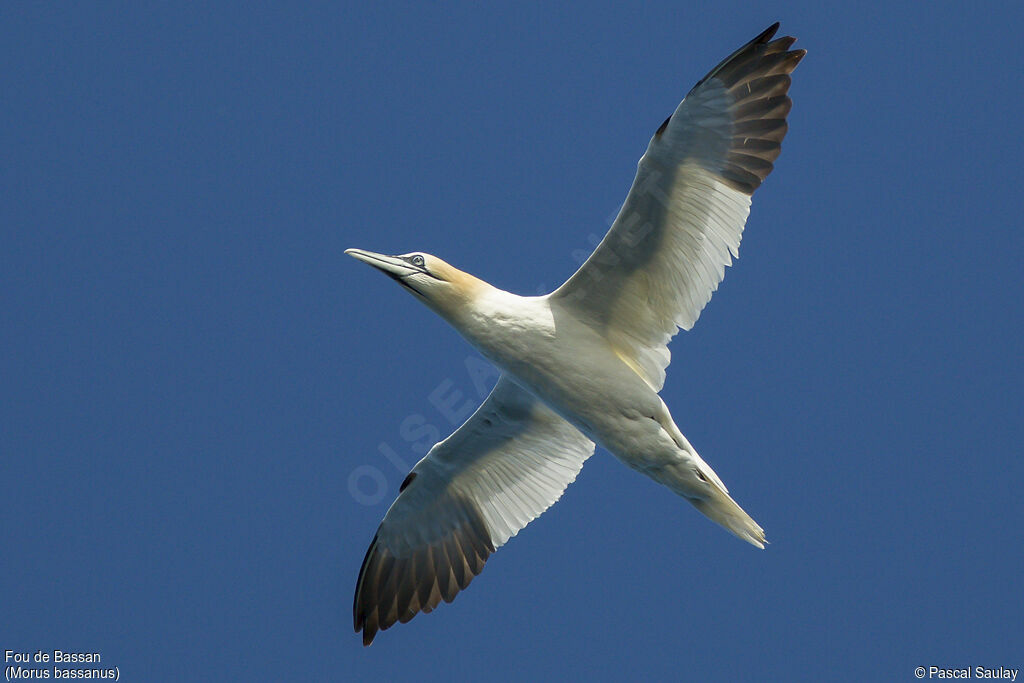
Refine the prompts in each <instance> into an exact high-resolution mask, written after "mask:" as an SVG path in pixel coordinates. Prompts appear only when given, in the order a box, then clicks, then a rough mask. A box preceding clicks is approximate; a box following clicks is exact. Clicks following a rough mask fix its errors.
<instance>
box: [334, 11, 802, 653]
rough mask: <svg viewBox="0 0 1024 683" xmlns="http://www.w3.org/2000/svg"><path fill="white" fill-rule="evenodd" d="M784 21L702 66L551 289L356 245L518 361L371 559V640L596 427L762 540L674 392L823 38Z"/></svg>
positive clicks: (476, 339) (456, 581) (565, 468)
mask: <svg viewBox="0 0 1024 683" xmlns="http://www.w3.org/2000/svg"><path fill="white" fill-rule="evenodd" d="M778 27H779V25H778V23H776V24H774V25H773V26H771V27H769V28H768V29H767V30H766V31H764V32H763V33H761V34H760V35H759V36H757V37H756V38H754V39H753V40H752V41H750V42H749V43H747V44H746V45H744V46H743V47H741V48H740V49H738V50H737V51H736V52H734V53H733V54H731V55H730V56H729V57H727V58H726V59H725V60H724V61H722V63H721V64H719V65H718V66H716V67H715V68H714V69H712V70H711V72H710V73H708V75H707V76H705V77H704V78H702V79H701V80H700V81H699V82H698V83H697V85H695V86H694V87H693V89H692V90H690V92H689V93H688V94H687V95H686V97H685V98H684V99H683V101H682V102H681V103H680V104H679V106H678V108H676V110H675V112H674V113H673V114H672V115H671V116H669V117H668V118H667V119H665V122H664V123H663V124H661V126H660V127H659V128H658V129H657V131H656V132H655V133H654V137H653V138H651V141H650V144H649V145H648V146H647V151H646V153H645V154H644V155H643V157H642V158H641V159H640V163H639V165H638V168H637V173H636V178H635V179H634V181H633V186H632V187H631V188H630V190H629V194H628V195H627V196H626V201H625V203H624V204H623V205H622V208H621V210H620V211H619V214H618V217H617V218H616V219H615V222H614V223H613V224H612V227H611V229H610V230H609V231H608V234H607V235H606V236H605V238H604V240H602V242H601V243H600V244H599V245H598V247H597V249H596V250H595V251H594V253H593V254H592V255H591V256H590V258H589V259H587V261H586V262H585V263H584V264H583V265H582V266H581V267H580V269H579V270H578V271H576V273H575V274H574V275H573V276H572V277H570V278H569V279H568V280H567V281H566V282H565V284H563V285H562V286H561V287H559V288H558V289H556V290H555V291H554V292H551V293H550V294H547V295H545V296H531V297H522V296H517V295H515V294H511V293H509V292H506V291H503V290H500V289H497V288H495V287H492V286H491V285H489V284H487V283H486V282H484V281H483V280H480V279H477V278H476V277H473V276H472V275H470V274H468V273H464V272H462V271H460V270H458V269H457V268H455V267H453V266H450V265H449V264H447V263H445V262H444V261H442V260H441V259H439V258H438V257H436V256H431V255H430V254H425V253H421V252H415V253H410V254H404V255H401V256H385V255H383V254H376V253H373V252H369V251H363V250H361V249H349V250H347V251H346V252H345V253H347V254H350V255H351V256H353V257H355V258H357V259H359V260H360V261H363V262H365V263H368V264H370V265H371V266H374V267H375V268H377V269H379V270H381V271H382V272H384V273H385V274H386V275H388V276H389V277H391V278H393V279H394V280H395V281H396V282H398V283H399V284H400V285H402V286H403V287H404V288H405V289H407V290H408V291H409V292H411V293H412V294H413V295H414V296H415V297H416V298H417V299H419V300H420V301H421V302H423V303H424V304H426V305H427V306H428V307H429V308H431V309H432V310H433V311H434V312H436V313H437V314H438V315H440V316H441V317H442V318H444V319H445V320H446V321H448V323H450V324H451V325H452V327H454V328H455V329H456V330H458V332H459V333H460V334H461V335H462V336H463V337H465V338H466V340H468V341H469V342H470V343H471V344H472V345H473V346H474V347H476V349H477V350H478V351H479V352H480V353H481V354H483V355H484V357H486V358H487V359H489V360H490V361H491V362H493V363H494V364H495V365H496V366H497V367H498V368H499V369H500V370H501V376H500V378H499V379H498V382H497V384H496V385H495V387H494V389H493V390H492V391H491V393H490V395H489V396H488V397H487V399H486V400H485V401H484V402H483V404H482V405H481V406H480V407H479V408H478V409H477V411H476V412H475V413H473V415H472V416H471V417H470V418H469V419H468V420H466V422H465V424H463V425H462V426H461V427H459V428H458V429H457V430H456V431H455V432H454V433H453V434H452V435H451V436H449V437H448V438H447V439H445V440H443V441H441V442H439V443H437V444H436V445H434V447H433V448H431V449H430V452H429V453H427V455H426V457H424V458H423V459H422V460H420V461H419V462H418V463H416V466H415V467H413V468H412V471H411V472H409V475H408V476H407V477H406V478H405V481H403V482H402V485H401V487H400V488H399V495H398V498H397V499H396V500H395V502H394V503H393V504H392V505H391V508H390V509H389V510H388V512H387V514H386V515H385V516H384V520H383V521H382V522H381V524H380V527H379V528H378V529H377V533H376V535H375V536H374V538H373V541H372V542H371V543H370V548H369V550H368V551H367V553H366V558H365V559H364V560H363V565H362V568H361V569H360V570H359V578H358V580H357V582H356V593H355V605H354V618H355V630H356V631H357V632H359V631H362V632H363V644H364V645H369V644H370V643H371V642H372V641H373V638H374V636H375V635H376V633H377V631H378V630H381V629H386V628H389V627H390V626H392V625H394V624H395V622H402V623H405V622H407V621H409V620H410V619H412V618H413V617H414V616H415V615H416V614H417V613H419V612H421V611H422V612H429V611H431V610H432V609H434V607H436V606H437V605H438V604H439V603H440V601H441V600H444V601H445V602H451V601H452V600H453V599H454V598H455V595H456V594H457V593H458V592H459V591H460V590H462V589H464V588H465V587H466V586H468V585H469V583H470V581H472V580H473V578H474V577H475V576H476V575H477V574H479V573H480V571H481V570H482V569H483V566H484V562H486V561H487V558H488V556H489V555H490V554H491V553H493V552H494V551H495V549H496V548H499V547H500V546H501V545H503V544H504V543H505V542H506V541H507V540H508V539H509V538H511V537H512V536H515V535H516V533H518V532H519V530H520V529H522V528H523V527H524V526H526V525H527V524H529V523H530V521H531V520H533V519H535V518H536V517H537V516H539V515H540V514H541V513H542V512H544V511H545V510H546V509H547V508H548V507H550V506H551V505H552V504H553V503H554V502H555V501H556V500H558V499H559V497H561V495H562V492H563V491H564V490H565V487H566V486H568V485H569V484H570V483H572V481H573V480H574V479H575V478H576V475H577V474H578V473H579V471H580V468H581V467H582V466H583V462H584V461H585V460H586V459H587V458H588V457H590V455H591V454H592V453H593V452H594V444H595V442H596V443H598V444H600V445H601V446H603V447H604V448H605V449H607V450H608V451H610V452H611V453H612V454H613V455H615V457H617V458H618V459H619V460H621V461H622V462H624V463H626V464H627V465H629V466H630V467H632V468H633V469H635V470H639V471H640V472H642V473H643V474H646V475H647V476H649V477H651V478H652V479H654V480H655V481H657V482H659V483H661V484H663V485H665V486H667V487H668V488H670V489H671V490H672V491H675V492H676V493H678V494H679V495H681V496H683V497H684V498H686V499H687V500H688V501H690V502H691V503H692V504H693V505H694V507H696V508H697V509H698V510H700V511H701V512H702V513H704V514H705V515H707V516H708V517H710V518H711V519H712V520H714V521H715V522H717V523H719V524H721V525H722V526H724V527H725V528H726V529H728V530H729V531H731V532H732V533H734V534H736V535H737V536H738V537H740V538H742V539H743V540H745V541H747V542H748V543H751V544H753V545H755V546H757V547H758V548H764V543H765V536H764V531H763V530H762V529H761V527H760V526H759V525H758V524H757V522H755V521H754V520H753V519H751V517H750V516H749V515H748V514H747V513H746V512H744V511H743V509H742V508H740V506H739V505H737V504H736V502H735V501H733V499H732V498H731V497H730V496H729V494H728V490H727V489H726V487H725V484H723V483H722V480H721V479H719V478H718V475H717V474H715V472H714V470H712V469H711V467H710V466H709V465H708V464H707V463H706V462H704V460H702V459H701V457H700V456H699V455H697V451H696V450H695V449H694V447H693V446H691V445H690V442H689V441H687V440H686V437H685V436H683V434H682V432H680V431H679V428H678V427H677V426H676V424H675V422H674V421H673V420H672V416H671V415H670V414H669V410H668V407H667V406H666V405H665V403H664V402H663V401H662V400H661V398H660V397H659V396H658V392H659V391H660V390H661V388H662V385H663V384H664V382H665V368H666V367H667V366H668V364H669V350H668V342H669V340H670V339H671V338H672V337H673V336H674V335H675V334H676V332H678V330H679V328H682V329H684V330H689V329H690V328H691V327H693V324H694V323H695V322H696V320H697V317H698V316H699V315H700V312H701V310H702V309H703V308H704V305H705V304H707V302H708V301H709V300H710V298H711V294H712V292H714V291H715V290H716V289H717V288H718V283H719V282H721V280H722V278H723V277H724V275H725V267H726V266H728V265H731V264H732V259H733V258H737V257H738V253H737V250H738V248H739V245H740V236H741V234H742V232H743V226H744V224H745V223H746V220H747V215H748V214H749V212H750V198H751V195H752V194H753V192H754V190H756V189H757V188H758V186H760V184H761V182H762V181H764V179H765V177H767V175H768V174H769V173H770V172H771V170H772V162H774V161H775V159H776V158H778V156H779V152H780V143H781V142H782V138H783V137H784V136H785V134H786V128H787V127H786V115H787V114H788V113H789V110H790V107H791V105H792V102H791V100H790V99H789V97H788V95H787V94H786V93H787V91H788V90H789V86H790V76H789V74H790V73H791V72H792V71H793V69H795V68H796V65H797V63H799V62H800V60H801V58H803V56H804V54H806V52H805V51H804V50H790V49H789V48H790V47H791V46H792V44H793V42H794V41H795V40H796V39H795V38H792V37H788V36H787V37H784V38H778V39H775V40H772V37H773V36H774V35H775V32H776V30H777V29H778Z"/></svg>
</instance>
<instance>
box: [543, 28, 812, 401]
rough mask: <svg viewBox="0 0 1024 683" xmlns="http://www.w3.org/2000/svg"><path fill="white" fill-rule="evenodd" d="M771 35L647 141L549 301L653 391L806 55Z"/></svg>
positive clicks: (701, 296)
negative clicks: (597, 333)
mask: <svg viewBox="0 0 1024 683" xmlns="http://www.w3.org/2000/svg"><path fill="white" fill-rule="evenodd" d="M778 27H779V25H778V24H775V25H773V26H771V27H770V28H769V29H768V30H766V31H765V32H764V33H762V34H761V35H759V36H758V37H757V38H754V40H752V41H750V42H749V43H747V44H746V45H744V46H743V47H741V48H740V49H739V50H737V51H736V52H734V53H733V54H732V55H730V56H729V57H728V58H726V59H725V60H724V61H723V62H722V63H721V64H719V65H718V66H717V67H715V68H714V69H712V71H711V72H710V73H709V74H708V75H707V76H705V77H704V78H703V79H701V81H700V82H699V83H697V85H695V86H694V87H693V89H692V90H691V91H690V92H689V94H687V96H686V98H685V99H684V100H683V101H682V102H681V103H680V104H679V107H678V108H677V109H676V111H675V113H673V114H672V116H670V117H669V118H668V119H667V120H666V121H665V123H663V124H662V125H661V127H660V128H659V129H658V131H657V132H656V133H655V134H654V137H653V138H652V139H651V142H650V144H649V145H648V147H647V152H646V153H645V154H644V156H643V157H642V158H641V159H640V163H639V167H638V168H637V173H636V178H635V179H634V181H633V186H632V188H630V191H629V195H628V196H627V197H626V201H625V203H624V204H623V205H622V209H621V210H620V211H619V215H618V217H617V218H616V219H615V223H614V224H613V225H612V227H611V230H609V232H608V234H607V235H606V236H605V238H604V240H602V242H601V244H599V245H598V247H597V249H596V250H595V251H594V253H593V254H591V256H590V258H589V259H588V260H587V261H586V263H584V264H583V266H581V267H580V269H579V270H578V271H576V273H575V274H574V275H573V276H572V277H571V278H569V280H567V281H566V282H565V284H563V285H562V286H561V287H560V288H558V289H557V290H556V291H555V292H553V293H552V295H551V296H552V302H557V303H560V304H561V305H563V306H565V307H568V308H571V309H572V310H573V312H574V313H575V314H576V315H578V316H581V317H583V318H584V319H585V320H587V321H588V322H590V323H591V324H593V325H595V326H596V327H598V328H600V329H601V330H602V331H603V333H604V334H605V335H606V337H607V338H608V339H609V340H610V342H611V343H612V345H613V346H614V347H615V350H616V351H617V352H618V354H619V355H620V357H623V359H624V360H626V361H627V362H628V363H630V364H631V365H632V366H633V368H634V370H636V371H637V373H638V374H640V376H641V377H643V378H644V379H645V380H646V381H647V383H648V384H650V385H651V387H653V388H654V389H655V390H656V391H657V390H660V389H661V387H662V385H663V384H664V382H665V368H666V367H667V366H668V363H669V351H668V346H667V345H668V342H669V340H670V339H671V338H672V336H673V335H675V333H676V332H677V331H678V328H680V327H681V328H683V329H686V330H688V329H690V328H691V327H693V324H694V323H695V322H696V321H697V317H698V316H699V315H700V312H701V310H702V309H703V308H704V305H705V304H707V302H708V301H709V300H710V299H711V294H712V292H714V291H715V290H716V289H717V288H718V283H719V282H721V281H722V278H723V277H724V275H725V267H726V266H728V265H731V264H732V259H733V258H736V257H737V256H738V250H739V245H740V236H741V234H742V232H743V225H744V224H745V223H746V220H747V215H748V214H749V212H750V196H751V195H752V194H753V192H754V190H756V189H757V187H758V186H759V185H760V184H761V182H762V181H763V180H764V179H765V177H767V175H768V174H769V173H770V172H771V170H772V162H773V161H775V159H776V158H778V156H779V152H780V151H781V147H780V143H781V142H782V138H783V136H785V134H786V115H787V114H788V113H789V109H790V106H791V105H792V102H791V100H790V99H789V97H788V95H787V94H786V93H787V91H788V90H789V85H790V77H789V74H790V72H792V71H793V69H795V68H796V65H797V63H798V62H799V61H800V59H801V58H802V57H803V56H804V54H805V51H804V50H792V51H790V50H789V47H790V46H791V45H792V44H793V42H794V41H795V40H796V39H795V38H791V37H785V38H779V39H777V40H771V38H772V36H773V35H775V31H776V30H777V29H778Z"/></svg>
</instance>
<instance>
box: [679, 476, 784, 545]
mask: <svg viewBox="0 0 1024 683" xmlns="http://www.w3.org/2000/svg"><path fill="white" fill-rule="evenodd" d="M707 488H708V489H710V494H707V495H705V496H702V497H700V498H691V497H689V496H687V500H689V501H690V502H691V503H693V506H694V507H695V508H697V509H698V510H700V511H701V512H702V513H704V515H706V516H707V517H708V518H709V519H711V520H712V521H714V522H718V523H719V524H721V525H722V526H724V527H725V528H726V529H728V530H729V531H731V532H733V533H734V534H736V535H737V536H739V537H740V538H742V539H743V540H744V541H746V542H747V543H750V544H751V545H756V546H757V547H758V548H761V549H764V545H765V543H767V542H768V541H766V540H764V529H762V528H761V526H760V525H759V524H758V523H757V522H755V521H754V520H753V518H751V516H750V515H748V514H747V513H746V512H744V510H743V508H741V507H740V506H739V505H737V504H736V501H734V500H733V499H732V497H731V496H730V495H729V494H728V493H726V492H725V491H724V490H722V489H721V488H719V487H718V486H715V485H714V484H712V485H711V486H709V487H707Z"/></svg>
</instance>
